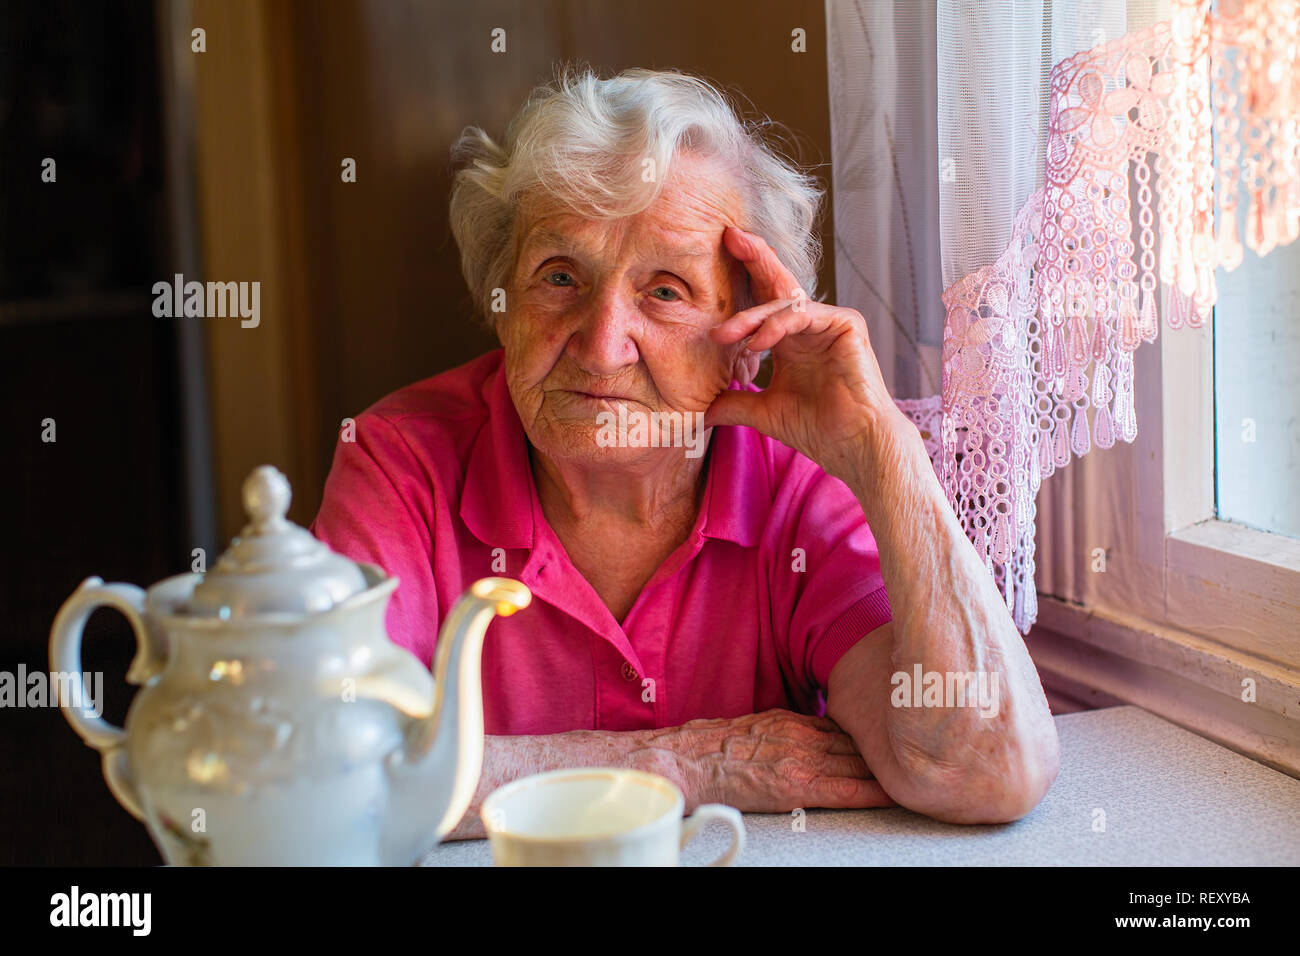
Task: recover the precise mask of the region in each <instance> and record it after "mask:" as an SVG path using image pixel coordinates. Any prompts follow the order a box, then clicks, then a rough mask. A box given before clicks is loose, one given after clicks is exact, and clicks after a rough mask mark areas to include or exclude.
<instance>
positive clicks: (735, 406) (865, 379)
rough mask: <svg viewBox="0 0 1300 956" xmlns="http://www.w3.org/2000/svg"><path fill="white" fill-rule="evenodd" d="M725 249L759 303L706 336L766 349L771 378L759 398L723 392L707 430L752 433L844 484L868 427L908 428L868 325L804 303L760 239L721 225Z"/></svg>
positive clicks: (856, 316) (843, 312) (753, 350)
mask: <svg viewBox="0 0 1300 956" xmlns="http://www.w3.org/2000/svg"><path fill="white" fill-rule="evenodd" d="M723 242H724V244H725V245H726V247H727V250H728V252H730V253H731V255H733V256H734V257H735V258H736V259H737V260H739V261H740V263H741V264H742V265H744V267H745V269H746V270H747V271H748V272H749V276H750V288H751V289H752V291H753V297H754V299H755V301H756V302H757V304H756V305H755V306H753V307H752V308H749V309H745V310H743V311H741V312H737V313H736V314H735V315H733V316H731V317H730V318H729V319H727V320H725V321H724V322H722V323H720V324H719V325H717V326H715V327H714V328H713V329H711V330H710V332H709V334H710V336H711V337H712V339H713V341H714V342H716V343H718V344H719V345H724V346H728V345H735V344H736V343H738V342H742V341H743V340H745V339H746V338H748V343H747V345H746V348H747V350H748V352H749V353H750V354H751V355H756V354H759V353H762V352H763V351H765V350H767V349H771V350H772V359H773V368H772V381H771V384H770V385H769V386H768V387H767V388H766V389H765V390H764V391H762V392H749V391H725V392H723V393H722V394H721V395H719V396H718V398H717V399H716V400H715V401H714V402H713V404H712V405H711V406H710V408H709V409H708V411H707V412H706V413H705V419H704V423H705V425H707V426H712V425H748V426H750V427H752V428H756V429H758V430H759V431H761V432H763V433H764V434H765V435H769V436H771V437H772V438H775V439H776V440H777V441H780V442H782V443H783V444H785V445H788V446H790V447H791V448H794V449H795V450H796V451H799V452H800V453H802V454H804V455H806V456H807V457H808V458H811V459H812V460H813V461H815V462H817V464H819V465H820V466H821V467H822V469H823V470H824V471H826V472H827V473H828V474H832V475H836V476H837V477H840V478H844V477H845V473H846V472H847V471H848V470H849V469H850V468H851V467H852V465H851V462H852V460H853V458H854V456H855V453H856V450H857V449H859V448H860V447H861V445H862V443H863V441H864V440H865V439H866V438H869V437H870V433H871V432H872V430H874V429H879V428H896V427H900V420H901V423H902V424H904V425H910V422H908V421H907V418H906V416H904V415H903V413H902V412H901V411H900V410H899V408H898V406H897V405H895V404H894V401H893V398H892V397H891V396H890V394H889V389H888V388H887V387H886V386H885V382H884V378H883V377H882V376H881V373H880V364H879V363H878V362H877V361H876V355H875V352H874V351H872V348H871V343H870V341H869V339H868V335H867V323H866V320H864V319H863V318H862V315H861V314H860V313H858V312H856V311H854V310H853V309H843V308H839V307H837V306H833V305H828V304H827V303H824V302H816V301H814V300H812V299H809V298H808V297H807V295H806V294H805V292H804V291H803V290H802V289H801V288H800V287H799V283H798V281H797V280H796V279H795V277H794V275H793V274H792V273H791V272H790V271H789V270H788V269H787V268H786V267H785V266H784V265H783V264H782V263H781V261H780V259H779V258H778V257H777V255H776V253H775V252H773V251H772V248H771V246H769V245H768V244H767V242H766V241H765V240H764V239H763V238H762V237H761V236H756V235H754V234H753V233H749V232H744V231H743V230H740V229H736V228H734V227H728V228H727V230H726V231H725V232H724V233H723ZM746 358H747V356H743V355H742V359H741V360H742V361H743V360H744V359H746Z"/></svg>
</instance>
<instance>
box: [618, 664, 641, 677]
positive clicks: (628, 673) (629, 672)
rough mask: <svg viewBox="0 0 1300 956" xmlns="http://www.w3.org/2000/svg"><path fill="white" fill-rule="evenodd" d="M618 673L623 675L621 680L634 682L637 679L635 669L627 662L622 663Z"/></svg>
mask: <svg viewBox="0 0 1300 956" xmlns="http://www.w3.org/2000/svg"><path fill="white" fill-rule="evenodd" d="M619 673H620V674H622V675H623V680H636V678H637V673H636V669H635V668H634V667H633V666H632V665H631V664H629V663H628V662H627V661H624V662H623V666H622V667H621V668H619Z"/></svg>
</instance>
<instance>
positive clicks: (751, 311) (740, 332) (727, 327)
mask: <svg viewBox="0 0 1300 956" xmlns="http://www.w3.org/2000/svg"><path fill="white" fill-rule="evenodd" d="M792 304H793V303H792V300H790V299H773V300H772V301H771V302H764V303H762V304H761V305H756V306H753V307H752V308H748V309H744V310H742V311H740V312H737V313H736V314H735V315H733V316H731V317H730V318H728V319H725V320H724V321H722V322H720V323H718V324H717V325H715V326H714V327H713V328H712V329H710V330H709V334H710V335H711V336H712V338H713V341H715V342H717V343H718V344H719V345H731V344H732V343H733V342H739V341H740V340H741V339H743V338H744V337H745V336H747V335H750V334H752V333H753V331H754V330H755V329H757V328H758V327H759V326H760V325H762V324H763V322H764V321H766V320H767V319H768V318H769V317H771V316H773V315H775V314H776V313H777V312H780V311H781V310H782V309H784V308H787V307H789V306H790V305H792Z"/></svg>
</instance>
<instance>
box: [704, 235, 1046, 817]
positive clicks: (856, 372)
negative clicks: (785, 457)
mask: <svg viewBox="0 0 1300 956" xmlns="http://www.w3.org/2000/svg"><path fill="white" fill-rule="evenodd" d="M724 242H725V243H726V245H727V248H728V249H729V250H730V251H731V253H732V255H734V256H735V257H736V258H737V259H738V260H739V261H740V262H742V263H743V264H744V266H745V268H746V269H747V270H748V271H749V275H750V287H751V289H752V290H753V292H754V297H755V299H756V301H758V302H759V303H760V304H759V305H757V306H754V307H753V308H749V309H745V310H743V311H741V312H737V313H736V314H735V315H733V316H732V317H731V318H729V319H727V320H726V321H725V322H723V323H722V324H721V325H719V326H717V327H716V328H714V329H713V330H712V331H711V333H710V334H711V335H712V337H713V340H714V341H715V342H717V343H718V344H720V345H731V344H734V343H736V342H739V341H743V340H746V339H747V340H748V348H749V349H750V351H751V352H754V353H756V354H758V353H761V352H762V351H763V350H765V349H771V350H772V356H773V369H772V380H771V384H770V385H769V386H768V387H767V388H766V389H764V390H763V391H761V392H748V391H744V392H742V391H737V390H729V391H726V392H723V393H722V394H721V395H719V396H718V398H717V399H715V400H714V403H713V405H712V406H711V407H710V409H709V411H708V412H707V413H706V414H705V419H704V422H705V424H706V425H748V426H750V427H752V428H757V429H758V430H759V431H761V432H763V433H764V434H766V435H771V436H772V437H773V438H776V439H777V440H778V441H781V442H784V443H785V444H786V445H789V446H790V447H791V448H794V449H796V450H798V451H800V452H802V453H803V454H804V455H806V456H807V457H808V458H811V459H812V460H813V461H815V462H816V463H817V464H818V465H820V466H821V467H822V470H824V471H825V472H827V473H828V474H830V475H833V476H835V477H836V478H839V479H840V480H841V481H843V482H844V483H845V484H846V485H848V487H849V488H850V489H851V490H852V491H853V493H854V495H855V496H856V497H857V499H858V503H859V504H860V505H861V506H862V513H863V515H864V516H865V518H866V520H867V524H868V525H869V526H870V528H871V531H872V534H873V535H874V536H875V539H876V545H877V548H878V550H879V553H880V569H881V574H882V575H883V577H884V579H885V588H886V591H887V592H888V594H889V604H890V608H891V610H892V611H893V621H892V622H891V624H890V625H886V626H883V627H880V628H877V630H876V632H874V633H873V635H872V636H871V637H868V638H867V639H866V640H864V641H862V642H860V643H859V644H858V645H856V646H854V647H853V648H852V649H851V650H850V651H849V652H848V653H847V654H845V655H844V657H843V658H841V659H840V660H839V661H838V662H837V663H836V665H835V667H834V669H833V670H832V671H831V676H830V680H829V684H830V686H829V687H828V688H827V691H828V699H827V714H828V715H829V716H830V717H832V718H833V719H835V720H836V721H837V722H838V723H839V725H840V726H841V727H843V728H844V729H845V730H846V731H848V732H849V733H850V734H851V735H852V736H853V739H854V741H856V743H857V745H858V750H859V751H860V752H861V753H862V756H863V757H864V758H865V759H866V761H867V764H868V765H869V766H870V767H871V770H872V772H873V773H874V774H875V776H876V779H877V780H879V781H880V783H881V785H882V786H883V787H884V788H885V792H887V793H888V794H889V795H890V796H891V797H893V798H894V799H895V800H897V801H898V802H899V803H901V804H902V805H903V806H905V807H908V808H910V809H913V810H916V811H918V812H920V813H925V814H928V815H930V816H933V817H937V818H939V819H941V820H949V821H952V822H960V823H992V822H1001V821H1006V820H1014V819H1016V818H1018V817H1021V816H1024V815H1025V814H1026V813H1028V812H1029V811H1030V810H1031V809H1033V807H1034V806H1035V805H1036V804H1037V803H1038V801H1039V800H1040V799H1042V797H1043V794H1045V793H1046V792H1047V789H1048V787H1050V786H1051V784H1052V781H1053V780H1054V779H1055V778H1056V772H1057V768H1058V766H1059V763H1060V752H1059V744H1058V742H1057V739H1056V725H1055V724H1054V723H1053V722H1052V715H1051V713H1050V711H1049V710H1048V707H1047V699H1046V697H1045V696H1044V695H1043V688H1042V684H1041V682H1040V681H1039V679H1038V674H1037V672H1036V671H1035V670H1034V665H1033V662H1032V661H1031V660H1030V658H1029V653H1028V652H1027V651H1026V650H1025V645H1024V641H1023V640H1022V639H1021V637H1020V634H1019V632H1018V631H1017V630H1016V626H1015V622H1014V621H1013V620H1012V619H1011V614H1010V613H1009V612H1008V611H1007V606H1006V603H1005V602H1004V601H1003V599H1002V595H1001V594H999V593H998V589H997V586H996V584H995V583H994V580H993V576H992V575H991V574H990V573H989V571H988V570H987V569H986V568H985V567H984V562H983V561H982V560H981V559H980V558H979V556H978V555H977V554H976V553H975V548H974V546H973V545H972V544H971V543H970V541H969V539H967V537H966V534H965V532H964V531H963V530H962V527H961V523H960V522H959V521H958V520H957V516H956V515H955V514H954V513H953V510H952V508H951V507H950V506H949V504H948V500H947V497H946V496H945V494H944V491H943V488H942V487H941V486H940V484H939V479H938V477H937V476H936V475H935V472H934V467H933V466H932V465H931V464H930V459H929V457H928V455H927V454H926V451H925V444H924V442H923V441H922V440H921V434H920V432H918V431H917V429H916V426H915V425H913V424H912V423H911V422H910V421H909V420H908V419H907V416H906V415H904V414H903V413H902V411H901V410H900V409H899V408H898V406H897V405H896V404H895V403H894V400H893V398H892V396H891V395H890V393H889V389H888V387H887V386H886V384H885V381H884V378H883V376H882V375H881V372H880V363H879V362H878V361H877V359H876V355H875V352H874V351H873V350H872V348H871V342H870V336H869V334H868V330H867V323H866V320H865V319H864V318H863V317H862V315H861V314H860V313H858V312H856V311H854V310H852V309H842V308H838V307H836V306H832V305H828V304H826V303H823V302H816V301H812V300H810V299H808V298H807V297H806V296H805V295H803V294H802V292H801V290H799V289H798V282H797V280H796V279H795V277H794V276H793V275H792V274H791V273H790V271H789V269H787V268H786V267H785V266H784V264H782V263H781V261H780V260H779V259H778V257H777V256H776V254H775V253H774V252H773V251H772V248H771V246H769V245H768V244H767V243H766V242H765V241H764V240H763V239H762V237H760V236H756V235H754V234H752V233H746V232H743V231H741V230H738V229H735V228H734V227H733V228H728V229H727V230H726V231H725V233H724ZM918 665H919V666H920V668H921V671H922V674H925V673H929V672H936V673H938V674H939V675H940V677H941V679H942V680H943V684H944V686H943V688H942V689H943V690H944V691H947V689H948V684H949V675H954V676H955V675H958V674H967V675H973V676H974V677H975V679H976V682H977V684H976V686H977V688H978V681H979V680H981V679H982V680H983V681H984V682H985V687H986V688H987V689H988V690H993V689H996V697H995V699H996V702H997V704H998V706H997V708H996V713H993V712H992V711H993V708H991V707H989V708H980V707H970V706H964V707H956V706H946V707H945V706H936V707H928V706H913V707H902V706H899V707H894V706H892V705H891V700H890V698H891V693H892V692H893V691H895V690H898V689H901V688H903V687H905V684H904V683H902V682H900V684H897V685H896V684H893V683H891V680H892V678H893V675H894V674H898V673H901V674H905V675H907V676H908V678H910V679H913V680H914V675H915V673H916V670H915V669H916V667H917V666H918ZM995 681H996V682H995ZM908 689H911V688H908ZM923 689H924V688H921V690H923ZM909 696H911V695H909ZM977 696H978V695H977ZM913 700H914V702H915V698H913ZM940 703H941V704H942V703H943V701H942V700H940Z"/></svg>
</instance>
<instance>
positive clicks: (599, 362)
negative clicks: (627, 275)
mask: <svg viewBox="0 0 1300 956" xmlns="http://www.w3.org/2000/svg"><path fill="white" fill-rule="evenodd" d="M639 323H640V316H639V314H638V313H637V310H636V303H635V302H634V301H633V300H632V299H631V298H630V297H629V296H628V295H627V294H626V293H624V292H622V291H620V290H619V289H617V288H608V287H607V288H598V289H597V290H596V291H595V292H593V294H592V295H591V297H590V298H589V299H588V300H587V301H586V302H585V303H584V304H583V313H582V316H581V319H580V321H579V324H578V328H577V331H576V332H575V333H574V335H573V336H572V337H571V338H570V339H569V352H570V355H571V356H572V357H573V358H574V359H576V360H577V361H578V362H579V363H580V364H581V366H582V367H583V368H584V369H586V370H587V372H588V373H589V374H591V375H613V374H614V373H616V372H618V371H620V370H621V369H623V368H626V367H627V366H629V365H635V364H636V363H637V362H638V361H639V352H638V349H637V343H636V340H635V338H634V334H635V332H636V330H637V328H638V326H639Z"/></svg>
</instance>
